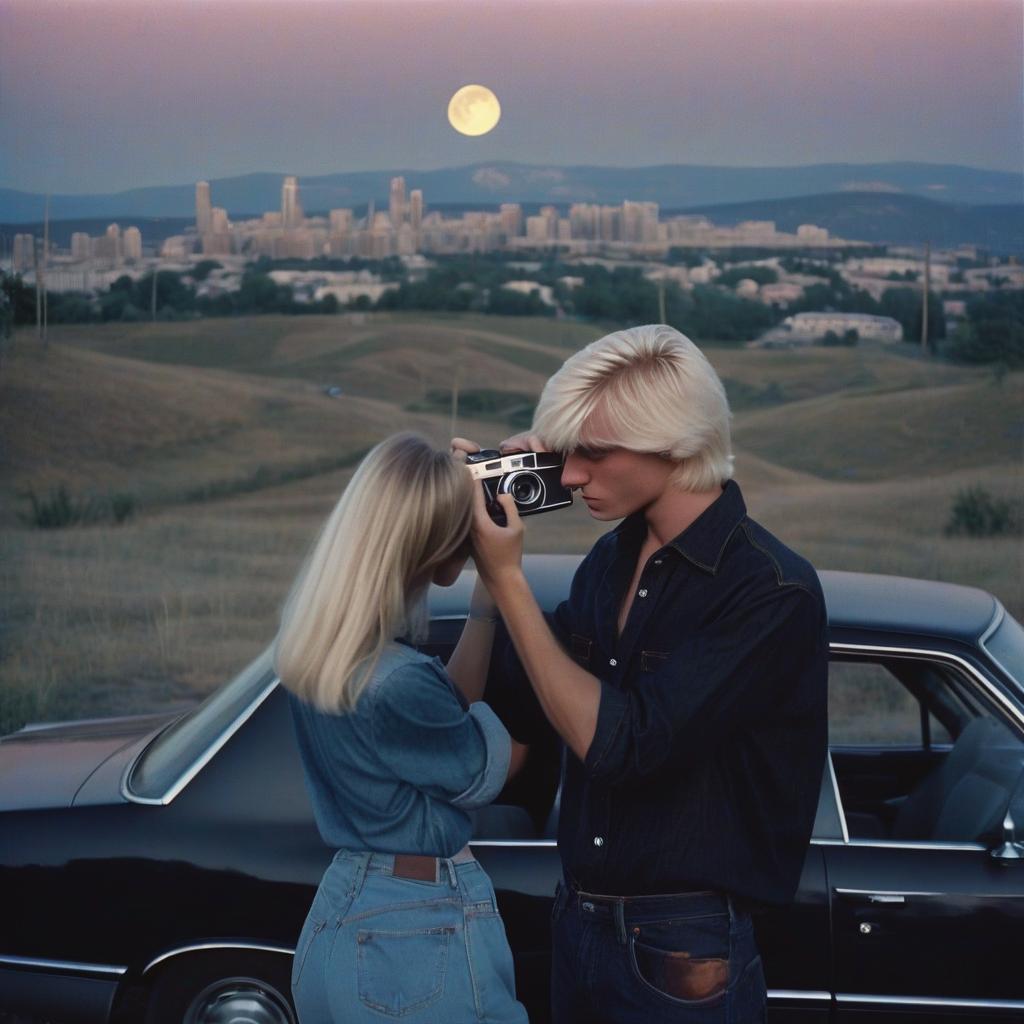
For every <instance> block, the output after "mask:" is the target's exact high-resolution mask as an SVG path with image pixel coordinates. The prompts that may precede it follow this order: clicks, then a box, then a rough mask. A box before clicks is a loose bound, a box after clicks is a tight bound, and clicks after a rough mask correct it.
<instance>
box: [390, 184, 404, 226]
mask: <svg viewBox="0 0 1024 1024" xmlns="http://www.w3.org/2000/svg"><path fill="white" fill-rule="evenodd" d="M388 213H389V214H390V215H391V226H392V227H393V228H394V229H395V230H396V231H397V230H398V226H399V224H401V223H402V221H403V219H404V218H405V178H402V177H398V178H392V179H391V202H390V203H389V205H388Z"/></svg>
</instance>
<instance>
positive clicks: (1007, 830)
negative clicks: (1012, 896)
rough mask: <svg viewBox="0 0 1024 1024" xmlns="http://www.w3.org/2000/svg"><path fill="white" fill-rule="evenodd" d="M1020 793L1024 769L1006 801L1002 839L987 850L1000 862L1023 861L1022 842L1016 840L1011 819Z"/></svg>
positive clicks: (1023, 781) (1023, 845)
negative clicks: (994, 846)
mask: <svg viewBox="0 0 1024 1024" xmlns="http://www.w3.org/2000/svg"><path fill="white" fill-rule="evenodd" d="M1022 793H1024V771H1022V772H1021V774H1020V777H1019V778H1018V779H1017V785H1016V786H1014V788H1013V792H1012V793H1011V794H1010V799H1009V800H1008V801H1007V802H1006V814H1005V815H1003V841H1002V842H1001V843H1000V844H999V845H998V846H997V847H996V848H995V849H994V850H990V851H989V852H990V853H991V855H992V858H993V859H994V860H997V861H999V863H1000V864H1006V865H1010V864H1016V863H1019V862H1020V861H1024V843H1020V842H1018V841H1017V825H1016V823H1015V822H1014V820H1013V807H1014V804H1016V803H1017V798H1018V797H1019V796H1021V794H1022Z"/></svg>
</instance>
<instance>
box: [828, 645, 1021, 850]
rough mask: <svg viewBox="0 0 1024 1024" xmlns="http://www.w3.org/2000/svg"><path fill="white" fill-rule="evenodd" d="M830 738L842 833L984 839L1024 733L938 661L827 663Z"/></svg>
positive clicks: (997, 817) (990, 833) (1006, 798)
mask: <svg viewBox="0 0 1024 1024" xmlns="http://www.w3.org/2000/svg"><path fill="white" fill-rule="evenodd" d="M829 715H830V726H829V732H830V744H831V748H832V758H833V763H834V765H835V771H836V779H837V784H838V787H839V792H840V796H841V798H842V803H843V810H844V813H845V816H846V824H847V829H848V832H849V835H850V838H851V839H853V840H855V841H886V842H891V841H897V842H915V843H920V842H935V843H950V842H954V843H959V842H962V843H979V842H982V843H989V842H991V841H993V839H994V838H995V837H996V836H998V834H999V831H1000V826H1001V822H1002V819H1003V817H1004V816H1005V813H1006V809H1007V807H1008V806H1009V805H1010V802H1011V796H1012V795H1013V794H1014V793H1015V792H1016V791H1017V790H1018V786H1019V782H1020V779H1021V776H1022V771H1024V740H1022V738H1021V735H1020V731H1019V730H1018V729H1016V728H1015V727H1014V726H1013V724H1012V723H1009V722H1008V721H1007V720H1005V719H1004V718H1003V715H1002V712H1001V711H1000V710H999V708H998V706H997V705H996V704H995V703H994V702H992V700H991V696H990V695H989V694H988V693H987V692H986V690H985V688H984V687H983V686H981V685H979V683H978V682H977V681H976V680H974V679H973V678H971V677H969V676H968V675H967V673H964V672H961V671H960V670H958V669H955V668H953V667H951V666H949V665H947V664H944V663H941V662H939V661H938V660H935V661H930V660H927V659H912V658H905V657H896V656H893V657H891V658H884V657H881V658H875V659H858V660H844V659H839V660H837V661H835V662H834V663H833V664H832V665H831V667H830V670H829Z"/></svg>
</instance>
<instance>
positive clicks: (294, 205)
mask: <svg viewBox="0 0 1024 1024" xmlns="http://www.w3.org/2000/svg"><path fill="white" fill-rule="evenodd" d="M302 220H303V217H302V206H301V205H300V204H299V179H298V178H296V177H295V176H294V175H289V176H288V177H287V178H285V179H284V184H283V185H282V186H281V225H282V227H284V228H285V230H287V229H288V228H297V227H301V226H302Z"/></svg>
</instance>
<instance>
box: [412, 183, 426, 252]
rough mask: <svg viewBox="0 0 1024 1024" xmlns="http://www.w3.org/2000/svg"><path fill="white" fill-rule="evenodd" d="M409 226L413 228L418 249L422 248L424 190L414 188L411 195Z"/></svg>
mask: <svg viewBox="0 0 1024 1024" xmlns="http://www.w3.org/2000/svg"><path fill="white" fill-rule="evenodd" d="M409 226H410V227H411V228H412V234H413V238H414V240H415V244H416V249H417V250H419V247H420V230H421V229H422V227H423V190H422V189H419V188H414V189H413V190H412V191H411V192H410V193H409Z"/></svg>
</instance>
